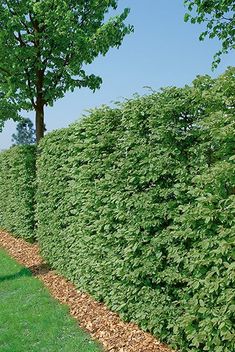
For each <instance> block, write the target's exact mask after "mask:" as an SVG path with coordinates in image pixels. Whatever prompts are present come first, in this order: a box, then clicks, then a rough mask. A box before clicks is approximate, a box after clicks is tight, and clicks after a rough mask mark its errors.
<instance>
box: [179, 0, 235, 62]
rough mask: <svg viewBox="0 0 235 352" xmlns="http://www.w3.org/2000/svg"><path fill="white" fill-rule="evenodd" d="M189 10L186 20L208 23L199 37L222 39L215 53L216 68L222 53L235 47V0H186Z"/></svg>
mask: <svg viewBox="0 0 235 352" xmlns="http://www.w3.org/2000/svg"><path fill="white" fill-rule="evenodd" d="M184 3H185V5H186V6H187V8H188V10H189V11H190V12H191V13H193V14H190V13H186V14H185V21H186V22H187V21H190V22H191V23H203V22H205V23H206V30H205V31H203V32H202V33H201V35H200V37H199V39H200V40H204V39H205V38H206V37H209V38H215V37H217V38H218V39H219V40H220V41H221V44H222V45H221V49H220V50H219V51H218V52H217V53H216V54H215V55H214V61H213V63H212V67H213V68H216V67H217V66H218V64H219V63H220V61H221V55H222V54H227V53H228V52H229V51H230V50H233V49H235V1H234V0H184Z"/></svg>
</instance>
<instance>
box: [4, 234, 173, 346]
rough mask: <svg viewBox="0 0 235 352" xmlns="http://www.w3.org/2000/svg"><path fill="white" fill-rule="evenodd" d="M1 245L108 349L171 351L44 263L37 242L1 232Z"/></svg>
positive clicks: (80, 324) (81, 325)
mask: <svg viewBox="0 0 235 352" xmlns="http://www.w3.org/2000/svg"><path fill="white" fill-rule="evenodd" d="M0 246H1V247H2V248H3V249H5V250H6V251H7V252H8V253H9V255H10V256H11V257H13V258H14V259H16V260H17V261H18V262H19V263H20V264H22V265H24V266H25V267H27V268H29V269H30V270H31V272H32V273H33V275H34V276H36V277H38V278H39V279H40V280H41V281H42V282H43V283H44V285H45V286H46V287H47V288H48V290H49V291H50V293H51V295H52V296H54V297H55V298H56V299H57V300H59V301H60V302H61V303H63V304H66V305H68V306H69V309H70V314H71V315H72V316H73V317H74V318H75V319H76V320H77V321H78V323H79V326H80V327H82V328H83V329H85V330H86V331H88V332H89V334H90V335H91V336H92V337H93V338H94V339H96V340H98V341H99V342H100V343H101V344H102V345H103V348H104V350H105V351H109V352H173V351H172V350H171V349H170V348H168V347H167V346H166V345H163V344H162V343H160V342H159V341H158V340H157V339H156V338H154V337H153V336H152V335H151V334H149V333H147V332H144V331H143V330H141V329H140V328H139V327H138V326H137V325H136V324H133V323H125V322H123V321H122V320H121V318H120V317H119V316H118V315H117V314H116V313H113V312H111V311H110V310H109V309H108V308H107V307H106V306H105V305H104V304H103V303H99V302H97V301H95V300H94V299H93V298H92V297H91V296H90V295H88V294H86V293H83V292H79V291H78V290H77V289H76V288H75V286H74V285H73V284H72V283H71V282H69V281H68V280H66V279H65V278H64V277H62V276H61V275H58V274H57V273H56V272H55V271H54V270H51V269H50V268H49V266H48V265H47V264H46V263H45V262H44V260H43V258H42V257H41V255H40V251H39V246H38V245H37V244H31V243H28V242H26V241H24V240H22V239H19V238H15V237H13V236H12V235H10V234H8V233H6V232H4V231H0Z"/></svg>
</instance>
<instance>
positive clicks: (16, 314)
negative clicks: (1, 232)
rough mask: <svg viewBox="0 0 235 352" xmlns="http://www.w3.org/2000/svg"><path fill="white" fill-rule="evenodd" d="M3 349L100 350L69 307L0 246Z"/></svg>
mask: <svg viewBox="0 0 235 352" xmlns="http://www.w3.org/2000/svg"><path fill="white" fill-rule="evenodd" d="M0 351H1V352H26V351H30V352H59V351H61V352H100V351H102V349H101V347H100V346H99V345H98V344H97V343H96V342H94V341H92V340H91V339H90V337H89V335H88V334H87V333H85V332H84V331H83V330H81V329H80V328H79V326H78V324H77V322H76V321H75V319H73V318H72V317H71V316H69V312H68V308H67V307H66V306H64V305H61V304H60V303H59V302H57V301H56V300H55V299H53V298H52V297H51V296H50V294H49V292H48V291H47V289H46V288H45V287H44V286H43V284H42V283H41V282H40V281H39V280H38V279H36V278H34V277H33V276H32V274H31V272H30V271H29V270H28V269H26V268H24V267H22V266H21V265H19V264H18V263H17V262H16V261H14V260H13V259H12V258H10V257H9V256H8V255H7V254H6V252H4V251H3V250H0Z"/></svg>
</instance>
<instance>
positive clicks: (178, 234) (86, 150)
mask: <svg viewBox="0 0 235 352" xmlns="http://www.w3.org/2000/svg"><path fill="white" fill-rule="evenodd" d="M234 101H235V69H234V68H230V69H229V70H227V72H226V73H225V74H224V75H222V76H220V77H219V78H218V79H212V78H210V77H209V76H204V77H198V78H197V79H196V80H195V81H194V82H193V85H192V86H186V87H184V88H174V87H172V88H166V89H163V90H162V91H160V92H157V93H155V94H152V95H150V96H145V97H137V98H135V99H133V100H129V101H126V102H125V103H124V104H120V105H119V106H117V108H115V109H111V108H109V107H102V108H101V109H96V110H94V111H92V112H91V114H90V115H89V116H87V117H85V118H83V120H82V121H81V122H78V123H75V124H73V125H71V126H70V127H69V128H66V129H61V130H59V131H55V132H52V133H50V134H48V135H47V136H46V137H45V138H44V139H43V140H42V142H41V144H40V157H39V159H38V164H37V168H38V178H37V179H38V191H37V222H38V232H37V235H38V240H39V242H40V245H41V248H42V253H43V255H44V256H45V257H46V258H47V260H48V261H49V263H50V264H51V265H52V266H53V267H54V268H56V269H57V270H58V271H59V272H61V273H62V274H64V275H65V276H66V277H68V278H69V279H71V280H72V281H73V282H74V283H75V284H76V285H77V287H78V288H79V289H80V290H84V291H86V292H89V293H90V294H92V295H93V296H94V297H95V298H96V299H98V300H100V301H104V302H105V303H106V304H107V305H108V306H109V307H110V308H111V309H113V310H114V311H117V312H118V313H119V314H120V315H121V316H122V317H123V318H124V319H126V320H129V321H133V322H136V323H138V324H139V325H140V326H141V327H142V328H143V329H145V330H148V331H151V332H152V333H153V334H154V335H156V336H157V337H160V338H161V340H162V341H166V342H168V343H170V344H171V345H172V346H173V347H176V348H179V349H180V350H181V351H202V350H205V351H211V352H212V351H213V352H231V351H233V350H235V345H234V339H233V336H234V335H233V334H234V325H235V324H234V323H235V320H234V311H235V305H234V303H233V300H234V289H233V287H234V281H235V267H234V252H233V250H234V243H235V238H234V234H235V220H234V219H235V216H234V215H235V194H234V193H235V191H234V189H235V188H234V181H235V171H234V170H235V168H234V160H235V156H234V145H235V122H234V116H235V105H234Z"/></svg>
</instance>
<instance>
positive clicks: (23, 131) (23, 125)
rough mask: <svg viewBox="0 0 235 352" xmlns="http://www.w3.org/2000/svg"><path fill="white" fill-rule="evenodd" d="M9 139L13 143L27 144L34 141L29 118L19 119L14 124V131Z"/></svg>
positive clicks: (33, 131)
mask: <svg viewBox="0 0 235 352" xmlns="http://www.w3.org/2000/svg"><path fill="white" fill-rule="evenodd" d="M11 141H12V142H13V143H14V145H22V144H24V145H25V144H26V145H28V144H34V143H35V130H34V128H33V123H32V121H31V120H30V119H28V118H22V119H21V121H20V122H19V123H18V124H17V126H16V133H14V134H13V135H12V139H11Z"/></svg>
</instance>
